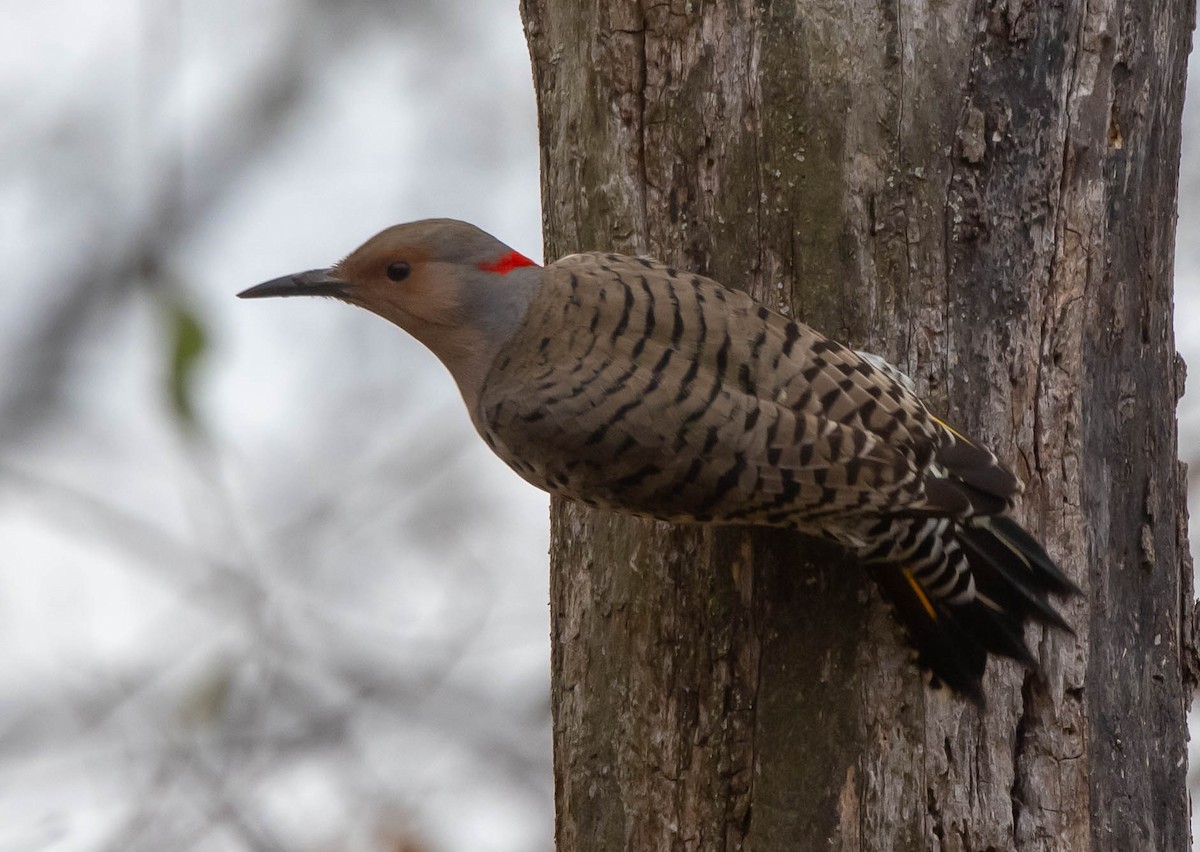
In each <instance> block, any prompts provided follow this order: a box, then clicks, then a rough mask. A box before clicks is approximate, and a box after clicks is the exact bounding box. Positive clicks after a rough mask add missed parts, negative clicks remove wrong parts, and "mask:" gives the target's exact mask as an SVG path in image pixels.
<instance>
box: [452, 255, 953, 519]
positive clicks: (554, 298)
mask: <svg viewBox="0 0 1200 852" xmlns="http://www.w3.org/2000/svg"><path fill="white" fill-rule="evenodd" d="M476 420H477V423H479V424H481V431H482V432H483V434H484V437H485V439H487V440H488V441H489V443H491V444H492V445H493V447H494V448H495V449H497V451H498V453H499V454H500V455H501V457H502V458H505V459H506V460H507V461H508V462H509V463H510V464H511V465H512V466H513V467H514V469H516V470H517V471H518V472H519V473H521V475H522V476H524V477H526V478H527V479H529V480H530V481H532V482H534V483H535V484H537V485H539V486H541V487H544V488H547V489H548V490H551V491H556V492H560V493H563V494H565V495H566V496H569V497H572V498H574V499H577V500H581V501H583V502H586V503H590V504H593V505H599V506H602V507H606V508H615V509H622V510H625V511H631V512H636V513H639V514H644V515H650V516H653V517H659V518H663V519H668V520H678V521H685V520H698V521H715V522H722V521H723V522H734V523H767V524H775V525H785V526H797V527H806V526H817V525H825V524H826V523H827V521H828V519H829V518H833V517H836V516H837V515H839V514H841V513H853V514H862V513H871V512H880V511H886V512H894V511H930V510H933V509H936V508H937V506H935V505H933V503H932V502H931V494H930V490H929V489H928V488H927V487H926V481H925V480H926V476H925V471H926V469H927V468H929V467H930V465H931V463H932V462H933V460H934V457H935V456H936V455H937V454H938V453H939V452H940V451H941V449H942V448H943V446H944V445H945V444H946V443H947V442H946V436H947V435H949V433H947V432H945V431H944V430H942V429H941V428H940V426H939V425H938V423H937V421H934V420H933V419H932V418H930V417H929V415H928V414H927V413H926V412H925V409H924V407H923V406H922V405H921V403H920V401H919V400H917V399H916V398H915V397H914V396H913V395H912V394H911V393H910V392H909V391H907V390H906V389H905V388H904V387H902V386H901V385H900V384H898V383H897V382H896V381H894V380H893V379H892V378H891V377H889V376H887V375H885V374H884V373H883V372H881V371H880V370H878V369H876V368H875V367H874V366H872V365H871V364H870V363H869V362H868V361H867V360H865V359H863V358H862V357H861V356H858V355H857V354H856V353H854V352H853V351H852V350H849V349H847V348H845V347H842V346H840V345H838V344H836V343H833V342H832V341H828V340H827V339H825V338H824V337H822V336H821V335H820V334H818V333H817V332H816V331H814V330H812V329H811V328H808V327H807V326H804V325H802V324H799V323H794V322H790V321H788V320H787V319H785V318H783V317H781V316H779V315H778V314H775V313H773V312H771V311H769V310H767V309H766V308H764V307H762V306H761V305H758V304H757V303H755V302H754V301H753V300H752V299H750V298H749V297H748V296H746V295H745V294H742V293H740V292H736V291H731V290H728V289H726V288H724V287H721V286H720V285H718V284H716V283H715V282H712V281H710V280H709V279H706V278H703V277H701V276H695V275H687V274H683V273H678V272H676V271H675V270H673V269H671V268H669V267H666V266H664V265H662V264H659V263H656V262H654V261H649V260H645V259H640V258H629V257H623V256H620V255H599V254H590V255H574V256H572V257H570V258H565V259H564V260H562V261H559V262H558V263H555V264H551V265H550V266H548V267H547V268H546V272H545V275H544V281H543V285H542V290H541V292H540V293H539V294H538V296H537V297H536V298H535V299H534V301H533V303H532V305H531V306H530V310H529V313H528V314H527V316H526V318H525V321H524V324H523V326H522V328H521V330H520V331H519V332H518V333H517V334H516V335H514V338H513V340H512V341H510V344H509V345H508V346H506V347H505V348H504V349H503V350H502V351H501V353H500V356H499V357H498V358H497V361H496V363H495V364H494V365H493V368H492V370H491V372H490V373H489V374H488V377H487V379H486V381H485V383H484V390H483V392H482V393H481V396H480V401H479V409H478V410H477V412H476ZM937 490H938V488H937V487H935V488H934V489H933V491H934V492H937ZM942 490H943V491H946V494H943V495H941V497H940V499H941V501H942V502H946V501H948V500H949V501H950V502H951V503H956V504H957V503H961V501H959V500H957V497H955V493H956V492H955V489H942ZM951 497H955V499H954V500H951V499H950V498H951ZM935 502H936V501H935Z"/></svg>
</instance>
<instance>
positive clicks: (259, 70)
mask: <svg viewBox="0 0 1200 852" xmlns="http://www.w3.org/2000/svg"><path fill="white" fill-rule="evenodd" d="M3 21H4V32H5V36H6V38H5V48H4V50H3V51H0V108H2V112H3V115H4V119H3V121H2V122H0V268H2V269H3V270H4V274H3V276H2V277H0V554H2V556H0V648H3V660H4V665H3V666H2V667H0V852H9V850H42V849H52V850H93V849H112V850H126V849H151V850H157V849H203V850H226V849H228V850H238V849H289V850H292V849H295V850H343V849H345V850H351V849H364V850H365V849H401V848H405V847H404V846H403V845H402V844H404V843H411V844H414V845H413V846H411V847H409V848H411V849H417V848H428V849H442V850H481V852H487V850H497V852H499V850H513V852H526V851H527V850H537V849H549V848H551V829H552V810H551V777H550V734H549V707H548V671H549V640H548V629H549V625H548V617H547V577H546V548H547V520H546V511H545V510H546V498H545V497H544V496H543V495H542V494H540V493H538V492H536V491H534V490H533V489H532V488H530V487H528V486H526V485H525V484H524V483H522V482H521V481H520V480H519V479H518V478H517V477H516V476H514V475H513V474H511V473H510V472H508V470H507V469H506V468H505V467H504V466H503V465H502V464H500V463H499V462H498V461H496V460H495V459H494V458H492V457H491V455H490V454H489V453H488V452H487V450H486V449H485V448H484V446H483V445H482V443H480V442H479V441H477V440H475V439H474V436H473V433H472V432H471V428H470V424H469V422H468V420H467V417H466V414H465V411H464V410H463V408H462V405H461V402H460V400H459V399H458V398H457V395H456V392H455V389H454V387H453V384H452V382H451V381H450V379H449V377H448V376H447V375H446V374H445V372H444V371H443V370H442V368H441V367H440V366H439V365H438V364H437V362H436V361H435V360H434V359H433V357H432V356H430V355H429V354H428V353H426V352H425V351H424V350H422V349H421V348H420V347H419V346H418V345H417V344H415V343H414V342H413V341H411V340H410V339H408V338H407V337H406V336H405V335H403V334H401V333H400V332H398V331H396V330H395V329H393V328H391V327H390V326H388V325H386V324H385V323H383V322H382V321H380V320H378V319H376V318H374V317H372V316H370V315H368V314H367V313H365V312H362V311H356V310H353V309H350V308H347V307H345V306H341V305H337V304H334V303H332V302H329V301H315V300H314V301H305V300H290V301H272V302H255V303H247V302H239V301H238V300H236V299H234V298H233V294H234V293H235V292H237V291H238V290H240V289H243V288H244V287H247V286H249V285H251V284H254V283H257V282H258V281H260V280H263V279H266V278H270V277H274V276H276V275H280V274H283V273H287V272H292V271H298V270H301V269H307V268H310V267H314V266H326V265H329V264H330V263H332V262H333V261H336V260H337V259H338V258H339V257H341V256H342V255H343V254H345V253H346V252H347V251H349V250H350V249H352V248H353V247H354V246H355V245H357V244H358V243H359V242H361V241H362V240H363V239H364V238H366V237H367V236H369V235H370V234H372V233H374V232H375V231H377V230H379V229H380V228H382V227H384V226H386V225H389V224H392V223H394V222H400V221H405V220H410V219H414V218H422V217H426V216H454V217H458V218H463V219H467V220H470V221H473V222H475V223H477V224H479V225H480V226H482V227H483V228H485V229H487V230H489V231H491V232H493V233H495V234H496V235H497V236H499V237H500V238H502V239H504V240H506V241H507V242H509V243H511V244H512V245H513V246H514V247H516V248H517V249H519V250H520V251H522V252H524V253H526V254H528V255H530V256H532V257H534V258H540V257H541V253H540V248H541V238H540V214H539V200H538V173H537V163H538V156H537V133H536V119H535V110H534V100H533V91H532V83H531V79H530V70H529V62H528V56H527V53H526V48H525V42H524V37H523V34H522V32H521V25H520V21H519V17H518V12H517V4H516V0H436V2H435V0H409V2H403V0H399V1H398V0H375V2H370V0H353V1H352V2H342V3H339V2H332V0H291V2H284V0H209V2H198V0H186V2H185V0H142V2H135V0H106V2H104V3H96V2H85V0H41V2H38V3H28V2H20V3H19V2H15V0H7V2H4V4H3ZM1196 68H1197V66H1196V63H1195V62H1193V75H1194V74H1195V72H1196ZM1186 121H1187V128H1186V132H1187V142H1188V144H1187V146H1186V148H1185V154H1184V163H1183V177H1182V180H1183V184H1182V205H1181V215H1180V225H1179V229H1180V230H1179V234H1180V237H1179V246H1178V272H1177V281H1176V286H1177V291H1178V297H1177V305H1178V313H1177V317H1176V326H1177V328H1178V330H1179V345H1180V350H1181V351H1182V353H1183V355H1184V357H1185V358H1187V359H1188V360H1189V361H1192V362H1194V363H1197V364H1200V287H1198V286H1197V281H1196V272H1195V270H1197V269H1198V268H1200V244H1198V242H1197V240H1195V239H1194V237H1193V234H1194V233H1195V231H1196V224H1195V222H1196V215H1197V211H1196V209H1195V208H1196V206H1197V200H1198V199H1200V168H1198V167H1197V156H1196V154H1195V150H1196V145H1197V144H1198V140H1200V112H1198V111H1197V110H1195V109H1191V110H1189V111H1188V115H1187V119H1186ZM180 306H182V307H183V309H184V310H185V312H186V313H187V314H188V315H190V316H192V317H193V318H194V319H196V320H197V321H199V323H200V324H201V326H202V327H203V329H204V330H205V332H206V336H207V348H206V350H205V351H204V354H203V356H202V358H201V359H200V360H199V361H198V362H196V364H197V366H196V369H195V370H194V375H193V377H192V378H193V380H194V381H193V383H192V385H191V386H192V387H193V388H194V395H193V398H192V399H193V403H194V407H195V411H196V418H197V423H196V424H194V425H193V426H191V427H188V426H187V425H186V424H185V422H184V421H182V420H181V419H180V417H179V416H178V415H177V414H176V413H175V412H174V411H173V409H172V407H171V405H170V402H169V395H168V392H167V391H168V388H169V387H170V385H169V382H168V376H169V365H170V362H171V357H172V346H173V344H172V337H173V332H172V329H173V327H174V323H173V321H172V320H171V317H172V316H174V315H175V311H177V310H178V309H179V307H180ZM1197 398H1198V395H1197V394H1195V393H1193V394H1189V396H1188V397H1186V398H1185V399H1184V401H1183V403H1182V404H1181V407H1180V414H1181V434H1182V439H1181V443H1182V449H1181V453H1182V455H1183V457H1184V458H1185V459H1186V460H1189V461H1196V460H1197V458H1198V457H1200V453H1196V451H1195V448H1196V441H1197V430H1198V427H1200V407H1198V403H1197V402H1196V400H1197ZM1195 538H1196V534H1195V531H1194V532H1193V540H1195ZM1193 762H1194V763H1195V762H1196V761H1195V755H1193Z"/></svg>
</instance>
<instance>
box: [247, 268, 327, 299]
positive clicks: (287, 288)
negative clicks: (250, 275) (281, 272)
mask: <svg viewBox="0 0 1200 852" xmlns="http://www.w3.org/2000/svg"><path fill="white" fill-rule="evenodd" d="M347 289H348V288H347V286H346V282H345V281H343V280H342V279H340V278H338V277H337V276H336V275H334V274H333V270H332V269H310V270H309V271H308V272H300V273H297V274H295V275H285V276H283V277H282V278H275V279H273V280H271V281H267V282H265V283H263V284H259V285H257V286H255V287H251V288H250V289H249V290H243V291H242V292H240V293H238V298H239V299H264V298H266V297H268V296H333V297H334V298H335V299H345V298H346V296H347Z"/></svg>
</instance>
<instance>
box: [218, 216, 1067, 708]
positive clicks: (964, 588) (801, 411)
mask: <svg viewBox="0 0 1200 852" xmlns="http://www.w3.org/2000/svg"><path fill="white" fill-rule="evenodd" d="M238 295H239V296H240V297H242V298H247V299H254V298H262V297H275V296H326V297H331V298H333V299H336V300H338V301H341V302H346V303H349V304H351V305H356V306H359V307H362V308H366V309H367V310H369V311H371V312H373V313H375V314H377V315H378V316H380V317H382V318H383V319H385V320H388V321H389V322H392V323H394V324H395V325H397V326H399V327H400V328H401V329H403V330H404V331H406V332H408V333H409V334H410V335H411V336H413V337H414V338H416V339H417V340H418V341H420V342H421V343H422V344H424V345H425V346H426V347H427V348H428V349H429V350H430V351H431V352H432V353H433V354H434V355H436V356H437V358H438V359H440V361H441V362H442V364H443V365H445V367H446V368H447V369H448V371H449V372H450V374H451V376H452V377H453V378H454V380H455V382H456V383H457V385H458V389H459V391H460V392H461V394H462V397H463V400H464V402H465V403H466V407H467V410H468V413H469V415H470V418H471V421H472V423H473V424H474V426H475V429H476V430H477V431H478V433H479V434H480V436H481V437H482V438H483V440H484V441H485V442H486V443H487V445H488V446H489V447H490V448H491V449H492V451H493V452H494V453H495V454H496V455H497V456H499V457H500V458H501V459H502V460H503V461H504V462H505V463H507V464H508V466H509V467H511V468H512V469H513V470H514V471H515V472H516V473H517V474H518V475H520V476H521V477H523V478H524V479H525V480H527V481H528V482H530V483H532V484H533V485H535V486H537V487H538V488H541V489H543V490H545V491H548V492H550V493H551V494H555V495H559V496H562V497H565V498H567V499H569V500H573V501H576V502H578V503H582V504H584V505H586V506H590V507H593V508H596V509H601V510H608V511H615V512H621V513H627V514H633V515H637V516H641V517H645V518H652V519H656V520H659V521H667V522H671V523H677V524H715V525H739V526H742V525H744V526H765V527H775V528H784V529H790V530H794V531H796V532H798V533H802V534H805V535H808V536H813V537H818V538H821V539H824V540H827V541H832V542H834V543H836V544H837V545H839V546H840V547H841V548H843V549H844V550H845V551H847V552H848V553H849V554H850V555H851V556H852V557H853V558H854V560H856V561H857V562H859V563H860V564H861V565H862V566H863V567H864V568H865V569H866V571H867V572H868V574H869V575H870V577H871V578H872V579H873V580H874V581H875V582H876V583H877V584H878V587H879V589H880V591H881V593H882V596H883V598H884V599H885V601H887V602H888V603H889V604H890V605H891V608H892V611H893V612H894V613H895V614H896V616H897V618H898V620H899V622H900V623H901V624H902V625H903V627H904V628H905V632H906V634H907V637H908V639H909V642H910V644H911V646H912V648H913V650H914V652H915V656H916V661H917V662H918V663H919V665H920V667H921V668H922V669H923V670H924V671H926V672H927V674H928V675H929V679H930V682H931V683H932V684H934V685H938V686H940V685H941V684H945V685H947V686H949V687H950V688H951V690H953V691H954V692H955V693H958V694H961V695H963V696H965V697H967V698H971V699H975V700H977V701H982V679H983V675H984V672H985V669H986V665H987V660H988V657H989V655H994V656H999V657H1007V658H1010V659H1012V660H1015V661H1017V662H1018V663H1020V664H1023V665H1024V666H1026V667H1029V668H1032V669H1036V668H1037V663H1036V661H1035V659H1034V657H1033V655H1032V654H1031V652H1030V650H1029V648H1028V646H1027V644H1026V641H1025V636H1024V628H1025V625H1026V624H1027V623H1029V622H1036V623H1041V624H1044V625H1049V626H1052V627H1055V628H1059V629H1062V630H1065V631H1068V632H1070V627H1069V625H1068V624H1067V622H1066V621H1065V620H1064V619H1063V617H1062V616H1061V615H1060V614H1059V612H1058V610H1057V609H1056V608H1055V606H1054V604H1053V603H1052V602H1051V596H1052V595H1070V594H1075V593H1077V592H1078V588H1077V587H1076V585H1075V584H1074V583H1073V582H1072V581H1071V580H1070V579H1069V578H1068V577H1067V576H1066V575H1065V574H1064V573H1063V571H1062V570H1061V569H1060V568H1059V567H1058V566H1057V565H1056V564H1055V562H1054V560H1053V559H1052V558H1051V557H1050V556H1049V555H1048V553H1047V552H1046V550H1045V548H1044V547H1043V546H1042V545H1041V544H1040V543H1039V542H1038V541H1037V539H1036V538H1035V537H1034V536H1033V535H1032V534H1031V533H1029V532H1028V531H1027V530H1026V529H1025V528H1024V527H1023V526H1021V524H1020V523H1019V522H1018V521H1017V520H1016V519H1015V518H1014V515H1013V512H1014V509H1015V507H1016V504H1017V500H1018V498H1019V496H1020V494H1021V493H1022V490H1023V487H1022V485H1021V483H1020V481H1019V480H1018V479H1017V477H1016V476H1015V475H1014V474H1013V473H1012V472H1011V471H1010V470H1009V469H1008V468H1006V467H1005V466H1004V465H1003V464H1001V462H1000V461H999V460H998V459H997V457H996V455H995V454H994V453H993V452H991V451H990V450H989V449H987V448H986V447H984V446H982V445H981V444H980V443H978V442H976V441H973V440H971V439H969V438H968V437H967V436H965V435H964V434H963V433H962V432H961V431H959V430H958V429H956V428H955V427H953V426H952V425H950V424H949V423H948V422H947V421H945V420H943V419H941V418H939V417H936V416H935V415H934V414H932V413H931V412H930V411H929V409H928V408H927V407H926V406H925V404H924V402H922V400H921V399H920V397H919V396H918V395H917V394H916V392H915V388H914V385H913V383H912V381H911V380H910V379H909V378H908V377H907V376H906V375H905V374H904V373H903V372H902V371H901V370H900V369H899V368H897V367H895V366H894V365H892V364H890V363H889V362H888V361H886V360H885V359H883V358H882V357H880V356H878V355H875V354H872V353H867V352H859V351H856V350H855V349H853V348H851V347H848V346H845V345H843V344H840V343H838V342H836V341H834V340H831V339H829V338H827V337H826V336H824V335H822V334H821V333H820V332H818V331H816V330H815V329H813V328H810V327H809V326H807V325H805V324H803V323H800V322H797V321H795V320H792V319H789V318H787V317H785V316H783V315H782V314H780V313H778V312H776V311H773V310H771V309H770V308H768V307H767V306H765V305H763V304H760V303H759V302H757V301H755V300H754V299H752V298H751V297H750V296H749V295H747V294H746V293H744V292H742V291H740V290H737V289H731V288H728V287H726V286H724V285H722V284H720V283H718V282H716V281H714V280H712V279H711V278H708V277H706V276H704V275H699V274H695V273H689V272H686V271H683V270H680V269H678V268H676V267H674V266H670V265H667V264H665V263H663V262H660V261H658V260H654V259H651V258H647V257H635V256H628V255H623V254H617V253H612V252H584V253H579V254H572V255H569V256H566V257H563V258H561V259H559V260H556V261H554V262H552V263H548V264H546V265H545V266H542V265H539V264H537V263H536V262H534V261H533V260H531V259H529V258H528V257H526V256H525V255H523V254H521V253H520V252H518V251H516V250H515V249H513V248H511V247H510V246H508V245H506V244H505V243H503V242H501V241H500V240H499V239H497V238H496V237H494V236H492V235H491V234H488V233H486V232H485V231H483V230H481V229H480V228H478V227H476V226H474V225H471V224H469V223H466V222H461V221H457V220H453V219H425V220H421V221H416V222H410V223H408V224H402V225H396V226H394V227H391V228H388V229H386V230H384V231H382V232H380V233H378V234H376V235H375V236H373V237H371V238H370V239H369V240H367V241H366V242H365V243H363V244H362V245H361V246H360V247H359V248H357V249H355V250H354V251H353V252H351V253H350V254H349V255H348V256H347V257H346V258H345V259H343V260H341V261H340V262H338V263H336V264H335V265H334V266H332V267H329V268H326V269H313V270H309V271H307V272H301V273H298V274H293V275H286V276H283V277H281V278H276V279H273V280H271V281H267V282H266V283H263V284H259V285H257V286H255V287H251V288H249V289H247V290H244V291H243V292H241V293H239V294H238Z"/></svg>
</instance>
